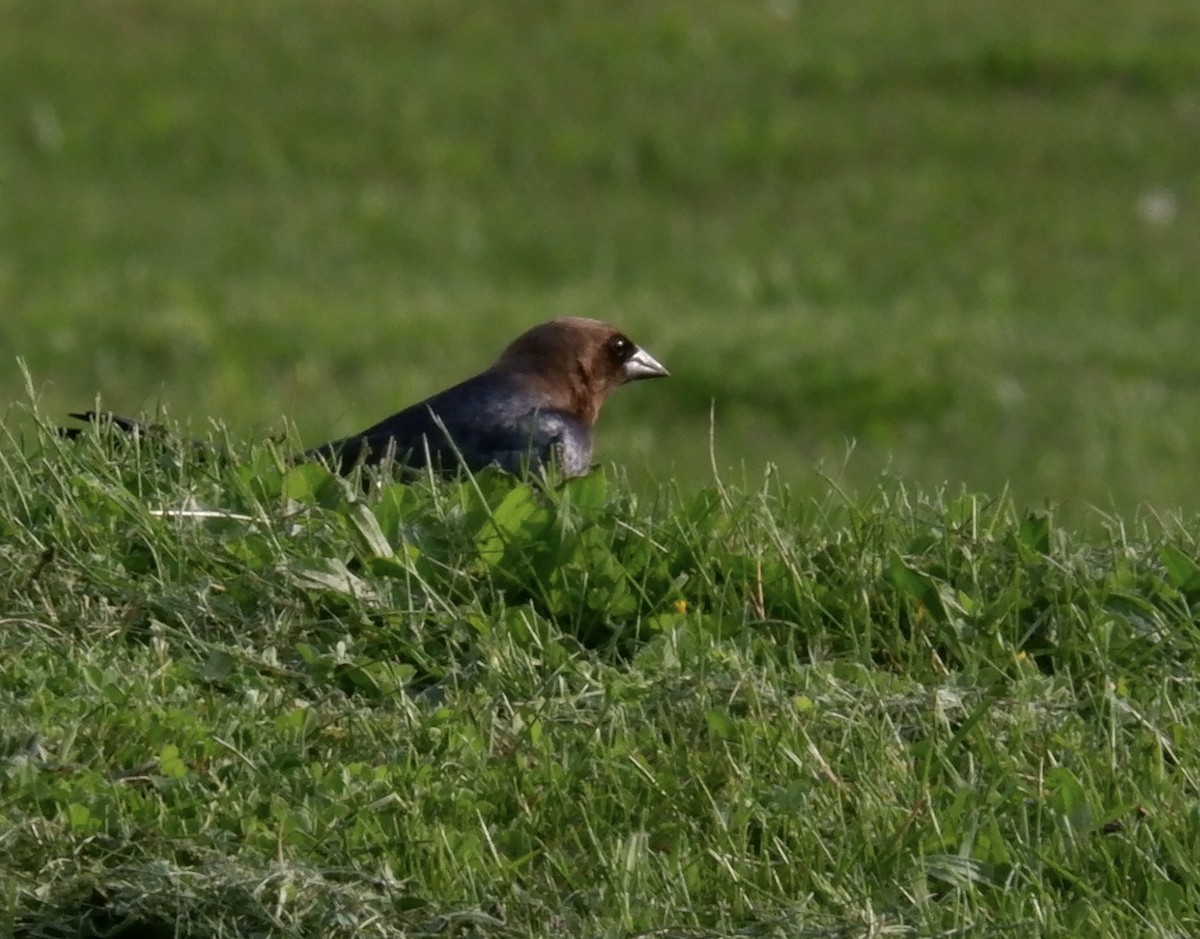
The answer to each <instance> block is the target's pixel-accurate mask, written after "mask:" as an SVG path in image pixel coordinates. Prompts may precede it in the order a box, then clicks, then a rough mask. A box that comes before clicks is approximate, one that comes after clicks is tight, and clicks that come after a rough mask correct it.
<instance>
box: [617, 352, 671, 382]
mask: <svg viewBox="0 0 1200 939" xmlns="http://www.w3.org/2000/svg"><path fill="white" fill-rule="evenodd" d="M670 374H671V373H670V372H668V371H667V370H666V368H665V367H664V366H663V364H662V363H661V362H659V361H658V359H656V358H655V357H654V356H652V355H651V354H650V353H649V352H647V351H646V350H645V349H643V348H642V347H641V346H639V347H638V349H637V351H636V352H634V353H633V355H631V356H630V357H629V358H627V359H626V360H625V380H626V381H639V380H640V379H643V378H666V377H667V376H668V375H670Z"/></svg>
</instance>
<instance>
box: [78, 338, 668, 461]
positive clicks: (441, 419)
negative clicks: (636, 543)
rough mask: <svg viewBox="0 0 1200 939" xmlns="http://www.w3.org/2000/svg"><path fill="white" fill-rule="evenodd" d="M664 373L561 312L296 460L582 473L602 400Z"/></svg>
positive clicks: (116, 420) (622, 342)
mask: <svg viewBox="0 0 1200 939" xmlns="http://www.w3.org/2000/svg"><path fill="white" fill-rule="evenodd" d="M669 374H670V372H668V371H667V369H666V368H665V367H664V366H663V365H662V364H661V363H660V362H659V361H658V360H657V359H655V358H654V356H652V355H651V354H650V353H649V352H647V351H646V350H645V349H643V348H642V347H641V346H639V345H637V344H636V343H635V342H633V341H632V340H631V339H629V337H627V336H626V335H625V334H624V333H622V332H621V331H620V330H618V329H616V328H615V327H613V326H610V325H609V324H607V323H603V322H601V321H599V320H594V319H586V318H583V317H574V316H566V317H560V318H558V319H552V320H549V321H547V322H544V323H540V324H539V325H537V326H534V327H533V328H532V329H529V330H528V331H526V332H524V333H522V334H521V335H520V336H518V337H517V338H516V339H514V340H513V341H512V342H511V343H509V344H508V346H507V347H506V348H505V349H504V351H503V352H501V353H500V356H499V358H497V359H496V360H495V361H494V362H493V363H492V364H491V365H490V366H489V367H488V368H486V369H484V370H483V371H482V372H480V373H479V374H477V375H475V376H473V377H471V378H468V379H466V380H465V381H462V382H459V383H458V384H456V385H453V386H451V387H450V388H447V389H446V390H444V391H439V392H438V393H436V394H434V395H431V396H430V397H428V398H426V399H424V400H423V401H419V402H417V403H416V404H412V405H409V406H408V407H406V408H404V409H403V410H401V411H397V412H396V413H395V414H392V415H390V416H389V417H385V418H384V419H383V420H381V421H379V422H378V423H376V424H372V425H371V426H370V427H368V428H366V430H363V431H360V432H358V433H356V434H350V435H349V436H347V437H341V438H339V439H336V440H331V441H329V442H328V443H324V444H321V445H320V446H317V447H313V448H311V449H309V450H307V451H305V452H304V453H303V454H302V457H303V458H306V459H310V460H319V461H321V462H324V463H325V464H327V465H328V466H330V467H331V468H332V469H334V470H336V471H337V472H338V473H341V474H343V475H346V474H348V473H350V472H351V471H352V470H354V469H355V468H356V467H359V466H380V465H387V464H395V465H396V466H398V467H400V468H401V470H402V471H403V472H405V473H407V474H415V473H420V472H433V473H435V474H438V475H453V474H455V473H457V472H458V471H460V470H461V469H464V468H465V469H467V470H469V471H471V472H476V471H479V470H481V469H484V468H485V467H488V466H497V467H499V468H500V469H502V470H505V471H507V472H509V473H513V474H515V475H520V474H522V473H525V472H529V471H539V470H542V469H544V468H547V469H548V468H550V467H555V468H556V469H557V471H558V472H559V473H560V474H561V475H562V476H563V477H564V478H570V477H575V476H583V475H586V474H587V473H588V472H589V471H590V470H591V466H592V452H593V439H594V435H593V428H594V425H595V423H596V418H597V417H598V416H599V413H600V409H601V407H602V406H603V404H604V402H605V400H607V398H608V396H609V395H610V394H612V393H613V392H614V391H615V390H616V389H617V388H619V387H621V386H622V385H624V384H628V383H629V382H633V381H641V380H644V379H648V378H662V377H666V376H668V375H669ZM71 416H72V417H75V418H78V419H80V420H85V421H89V422H93V423H96V422H110V423H112V424H113V425H114V426H116V427H118V428H119V429H121V430H124V431H131V432H136V431H138V430H139V429H141V425H140V424H139V423H138V422H137V421H133V420H131V419H129V418H123V417H120V416H118V415H113V414H107V413H104V412H95V411H85V412H81V413H74V414H72V415H71ZM78 432H79V430H78V428H76V429H74V431H71V430H68V431H65V432H64V433H66V434H67V436H72V437H73V436H77V435H78Z"/></svg>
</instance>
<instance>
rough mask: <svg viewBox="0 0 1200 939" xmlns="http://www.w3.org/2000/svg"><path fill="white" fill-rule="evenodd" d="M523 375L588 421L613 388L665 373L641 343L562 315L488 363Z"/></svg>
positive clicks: (603, 326)
mask: <svg viewBox="0 0 1200 939" xmlns="http://www.w3.org/2000/svg"><path fill="white" fill-rule="evenodd" d="M492 368H494V369H503V370H505V371H508V372H512V373H515V374H520V375H522V376H523V377H524V378H525V380H526V381H529V382H531V383H533V384H535V385H536V386H537V387H538V388H539V390H540V391H542V393H543V394H544V395H545V396H546V399H547V402H548V403H549V406H550V407H554V408H557V409H559V410H562V411H565V412H566V413H568V414H570V415H572V416H573V417H575V418H577V419H578V420H580V421H583V422H584V423H585V424H591V423H592V422H593V421H594V420H595V419H596V415H597V414H599V413H600V406H601V405H602V404H604V401H605V399H606V398H607V397H608V396H609V395H610V394H612V393H613V392H614V391H615V390H616V389H617V388H619V387H621V385H624V384H625V383H627V382H631V381H639V380H641V379H643V378H663V377H665V376H667V375H669V374H670V373H669V372H668V371H667V370H666V369H665V368H664V367H663V366H662V365H661V364H660V363H659V362H658V361H657V360H656V359H655V358H654V357H653V356H652V355H650V353H648V352H647V351H646V350H645V349H643V348H641V347H640V346H638V345H637V344H636V343H634V342H633V341H632V340H630V339H629V338H628V337H626V336H625V335H624V334H623V333H621V332H620V331H618V330H616V329H614V328H613V327H612V326H609V325H608V324H607V323H602V322H600V321H599V320H591V319H584V318H582V317H576V316H564V317H562V318H560V319H555V320H550V321H549V322H547V323H542V324H540V325H538V326H535V327H533V329H531V330H529V331H528V332H526V333H523V334H522V335H520V336H518V337H517V338H516V339H514V340H513V341H512V343H511V344H510V345H509V347H508V348H507V349H505V350H504V352H503V353H502V354H501V355H500V358H499V359H497V360H496V363H495V364H494V365H493V366H492Z"/></svg>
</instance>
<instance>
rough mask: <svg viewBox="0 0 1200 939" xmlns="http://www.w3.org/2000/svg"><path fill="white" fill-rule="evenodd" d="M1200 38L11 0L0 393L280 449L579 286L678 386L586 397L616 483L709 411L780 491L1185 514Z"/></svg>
mask: <svg viewBox="0 0 1200 939" xmlns="http://www.w3.org/2000/svg"><path fill="white" fill-rule="evenodd" d="M1198 45H1200V11H1198V10H1197V8H1196V7H1195V5H1194V4H1191V3H1186V2H1183V0H1179V2H1173V3H1148V2H1132V3H1116V2H1111V3H1100V4H1096V3H1083V2H1071V3H1059V4H1044V3H1029V2H1020V3H1009V4H1004V5H1001V6H996V5H991V4H982V3H967V4H945V3H941V2H916V3H906V4H904V5H903V8H902V9H901V8H896V7H894V6H893V5H891V4H886V3H865V4H859V5H857V6H856V8H855V10H854V12H853V14H851V13H849V12H847V11H845V10H844V9H843V8H842V7H841V6H840V5H837V4H829V3H820V2H818V3H802V4H790V3H787V2H781V3H775V4H768V3H762V4H717V5H715V6H712V7H711V8H706V9H705V11H703V12H700V11H697V10H696V9H695V8H694V5H693V4H684V3H677V2H662V3H654V4H617V5H612V4H610V5H608V6H606V7H605V11H604V12H603V13H600V12H598V11H596V10H595V9H593V8H592V7H591V6H590V5H582V4H573V3H549V2H538V3H532V4H523V5H522V7H521V10H520V11H515V10H507V9H504V8H501V7H496V8H494V9H493V8H490V7H488V8H480V7H479V6H478V5H475V4H461V3H453V2H451V3H446V2H437V3H428V2H413V3H404V4H390V3H383V2H376V0H350V2H345V3H339V4H337V5H335V6H332V7H329V6H325V5H319V4H294V3H280V2H272V0H264V2H259V3H256V4H254V6H253V9H244V8H243V7H241V6H239V5H236V4H233V3H211V2H207V0H206V2H199V0H177V2H173V3H169V4H162V3H157V2H145V0H140V2H135V0H110V2H105V3H93V4H86V5H84V6H82V7H79V6H77V5H62V4H48V3H45V2H43V0H24V2H22V0H6V2H5V3H3V4H0V82H2V83H3V86H4V88H5V89H6V93H5V95H4V96H3V97H2V100H0V179H3V181H4V186H5V192H6V202H5V211H4V212H3V213H0V243H2V244H4V245H5V248H4V252H3V255H2V256H0V309H2V310H3V316H2V317H0V340H2V343H0V348H3V349H4V350H7V354H8V356H9V359H8V363H7V365H5V364H3V363H0V390H6V391H7V394H6V395H4V397H6V398H7V399H9V400H12V399H14V398H17V397H19V396H20V393H21V378H20V372H19V370H18V368H17V366H16V363H15V357H16V356H22V357H24V359H25V360H26V361H27V362H28V363H29V365H30V367H31V369H32V371H33V374H34V377H35V381H36V384H37V387H38V389H39V393H40V396H41V401H42V405H43V410H45V411H46V413H48V414H49V413H56V412H61V411H65V410H67V409H71V408H77V407H79V406H81V405H86V404H89V403H90V402H92V401H93V399H94V397H95V395H96V394H100V395H102V396H103V398H104V400H105V402H106V403H107V404H108V405H110V406H111V407H113V408H114V409H117V410H134V411H137V410H147V411H151V412H152V411H154V410H155V409H156V408H157V407H158V406H159V405H162V406H164V407H165V408H166V409H167V411H168V412H169V413H170V414H171V415H173V416H174V417H176V418H178V419H180V420H183V421H186V422H188V423H190V424H191V425H192V426H194V427H196V428H199V429H203V428H205V427H207V426H208V422H209V421H210V420H213V419H216V420H220V421H223V422H225V423H226V424H227V425H228V426H229V428H230V430H231V432H232V434H233V435H234V436H235V437H236V438H238V439H245V440H253V439H261V438H262V437H264V436H266V435H268V434H270V433H272V432H274V431H276V430H277V429H278V428H279V427H280V426H281V422H282V421H283V420H285V419H287V420H291V421H294V422H295V423H296V424H297V426H298V427H299V429H300V431H301V433H302V435H303V438H304V439H305V440H306V441H308V442H310V443H313V442H317V441H320V440H322V439H328V438H330V437H332V436H336V435H339V434H341V433H344V432H349V431H353V430H356V429H359V428H360V427H362V426H365V425H366V424H367V423H369V422H371V421H373V420H375V419H377V418H378V417H381V416H382V415H384V414H387V413H390V412H391V411H393V410H395V409H397V408H399V407H400V406H402V405H404V404H407V403H410V402H411V401H413V400H417V399H418V398H420V397H422V396H424V395H425V394H427V393H429V392H430V391H432V390H435V389H437V388H440V387H443V386H444V385H445V384H446V383H448V382H449V381H451V380H453V379H456V378H459V377H462V376H465V375H467V374H470V373H471V372H473V371H475V370H477V369H478V368H479V367H480V366H482V365H483V364H485V363H486V362H488V361H489V360H490V359H491V357H493V356H494V355H495V354H496V353H497V351H498V350H499V348H501V346H502V345H503V343H504V342H505V341H506V340H507V339H508V338H510V337H512V336H513V335H515V334H516V333H517V332H519V331H520V330H521V329H523V328H524V327H526V326H527V325H529V324H530V323H533V322H536V321H539V320H542V319H546V318H549V317H551V316H554V315H557V314H562V313H570V314H584V315H593V316H598V317H601V318H605V319H611V320H615V321H617V322H618V323H620V324H621V325H622V326H624V327H625V328H627V329H628V330H629V331H630V332H631V333H633V334H634V336H635V337H636V338H638V339H639V340H640V341H642V342H644V343H645V344H646V345H647V346H649V347H650V348H651V349H652V350H653V351H654V352H655V353H656V354H657V355H659V356H660V357H661V358H663V359H664V360H665V361H667V362H668V364H669V365H670V366H671V368H672V370H673V372H674V373H675V376H676V377H675V380H674V381H673V382H672V383H671V385H669V386H664V385H658V386H654V387H652V388H649V387H647V388H638V389H636V390H631V391H630V392H629V393H624V394H622V395H621V396H620V397H618V398H617V399H615V400H614V401H613V402H612V403H611V405H610V407H609V409H608V412H607V413H606V414H605V416H604V421H603V428H602V430H603V433H602V435H601V441H600V446H601V455H602V457H604V458H605V459H611V460H615V461H617V462H619V463H621V464H622V465H625V466H627V467H629V468H630V471H631V472H633V473H634V475H635V479H638V480H642V481H645V480H648V479H650V478H658V479H660V480H665V479H668V478H678V479H680V480H682V481H684V482H686V483H690V484H694V485H695V484H700V483H701V482H702V481H703V480H704V479H705V478H707V475H708V472H709V470H708V456H707V445H708V444H707V438H708V416H709V412H710V409H711V408H712V407H713V406H714V404H715V411H716V439H717V452H718V461H719V464H720V465H721V466H722V467H727V466H732V467H737V466H740V465H741V464H743V463H745V465H746V466H747V467H748V469H749V475H750V476H751V477H754V476H757V475H758V473H759V471H760V470H761V468H762V467H763V466H765V465H766V464H767V463H768V462H769V463H772V464H774V465H776V466H778V467H779V470H780V472H782V473H783V474H784V475H785V476H786V477H787V478H788V479H789V481H790V482H792V484H793V485H795V486H796V487H798V489H799V490H800V491H804V492H808V493H815V492H817V491H819V489H820V487H821V482H820V478H819V475H817V474H814V472H813V467H814V465H817V464H822V465H824V466H825V468H826V470H827V471H834V470H836V471H837V472H838V473H839V474H840V477H841V479H842V480H843V482H844V484H845V485H846V486H848V487H849V488H851V489H858V488H860V487H869V486H870V485H872V484H873V481H874V480H875V479H877V478H878V476H879V474H880V473H881V472H882V471H884V470H885V469H890V470H893V471H895V472H897V473H898V474H899V475H901V476H902V477H903V478H905V479H907V480H910V481H912V482H914V483H917V484H921V485H925V486H937V485H941V484H942V483H944V482H948V483H950V484H951V485H952V486H957V485H960V484H965V485H966V486H967V487H968V488H971V489H978V490H985V491H998V490H1000V489H1001V488H1002V487H1004V486H1006V485H1009V486H1011V487H1012V491H1013V492H1014V493H1015V494H1016V496H1017V498H1018V500H1019V501H1020V502H1022V503H1029V504H1040V503H1041V502H1042V500H1044V499H1050V500H1052V501H1053V502H1056V503H1064V504H1066V505H1067V506H1069V507H1070V508H1069V511H1072V512H1076V517H1078V515H1081V514H1082V512H1081V511H1078V512H1077V511H1076V509H1077V508H1078V507H1080V506H1083V505H1085V504H1087V503H1089V502H1092V503H1097V504H1099V505H1101V506H1103V507H1109V506H1115V507H1118V508H1121V509H1130V508H1132V507H1134V506H1136V505H1138V504H1140V503H1142V502H1149V503H1151V504H1153V505H1157V506H1160V507H1167V506H1179V507H1182V508H1185V509H1187V510H1189V511H1194V510H1196V509H1200V500H1198V499H1197V496H1196V487H1195V485H1194V482H1193V474H1192V470H1191V467H1193V466H1194V465H1196V463H1197V462H1198V460H1200V406H1198V405H1197V400H1198V399H1197V395H1196V394H1195V388H1196V377H1195V376H1196V370H1195V366H1194V355H1193V354H1192V350H1193V349H1194V348H1196V346H1197V345H1198V343H1200V325H1197V324H1198V322H1200V321H1198V320H1197V318H1196V317H1195V316H1194V315H1193V308H1194V306H1195V301H1196V297H1197V296H1200V268H1198V267H1197V265H1196V264H1195V263H1194V261H1195V258H1196V256H1197V254H1198V253H1200V243H1198V240H1197V239H1198V238H1200V235H1198V234H1197V233H1198V232H1200V215H1198V212H1200V179H1198V177H1197V175H1196V173H1195V147H1194V144H1193V141H1194V124H1195V115H1196V109H1197V107H1200V104H1198V102H1197V98H1196V92H1195V89H1196V87H1197V84H1198V82H1200V65H1198V64H1197V62H1198V60H1197V59H1196V57H1195V55H1194V49H1195V48H1196V47H1197V46H1198ZM1156 205H1157V206H1158V207H1159V208H1158V209H1157V210H1156V209H1155V208H1154V207H1155V206H1156ZM10 420H11V421H16V422H20V420H21V416H20V414H19V413H14V414H13V415H12V416H11V418H10ZM851 442H853V445H854V455H853V457H852V459H850V461H849V463H848V465H847V466H846V467H845V469H844V470H843V469H842V468H841V467H842V464H843V463H844V462H845V455H846V451H847V448H848V445H849V444H850V443H851Z"/></svg>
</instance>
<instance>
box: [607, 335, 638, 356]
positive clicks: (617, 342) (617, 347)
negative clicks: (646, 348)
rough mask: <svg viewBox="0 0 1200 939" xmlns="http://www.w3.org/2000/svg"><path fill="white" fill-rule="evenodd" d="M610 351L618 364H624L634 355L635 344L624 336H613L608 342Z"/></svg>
mask: <svg viewBox="0 0 1200 939" xmlns="http://www.w3.org/2000/svg"><path fill="white" fill-rule="evenodd" d="M608 351H609V352H611V353H612V356H613V358H614V359H616V360H617V361H618V362H624V361H625V360H626V359H628V358H629V357H630V356H631V355H633V343H632V342H630V341H629V340H628V339H626V338H625V337H624V336H621V335H617V336H613V337H612V339H610V340H608Z"/></svg>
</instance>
